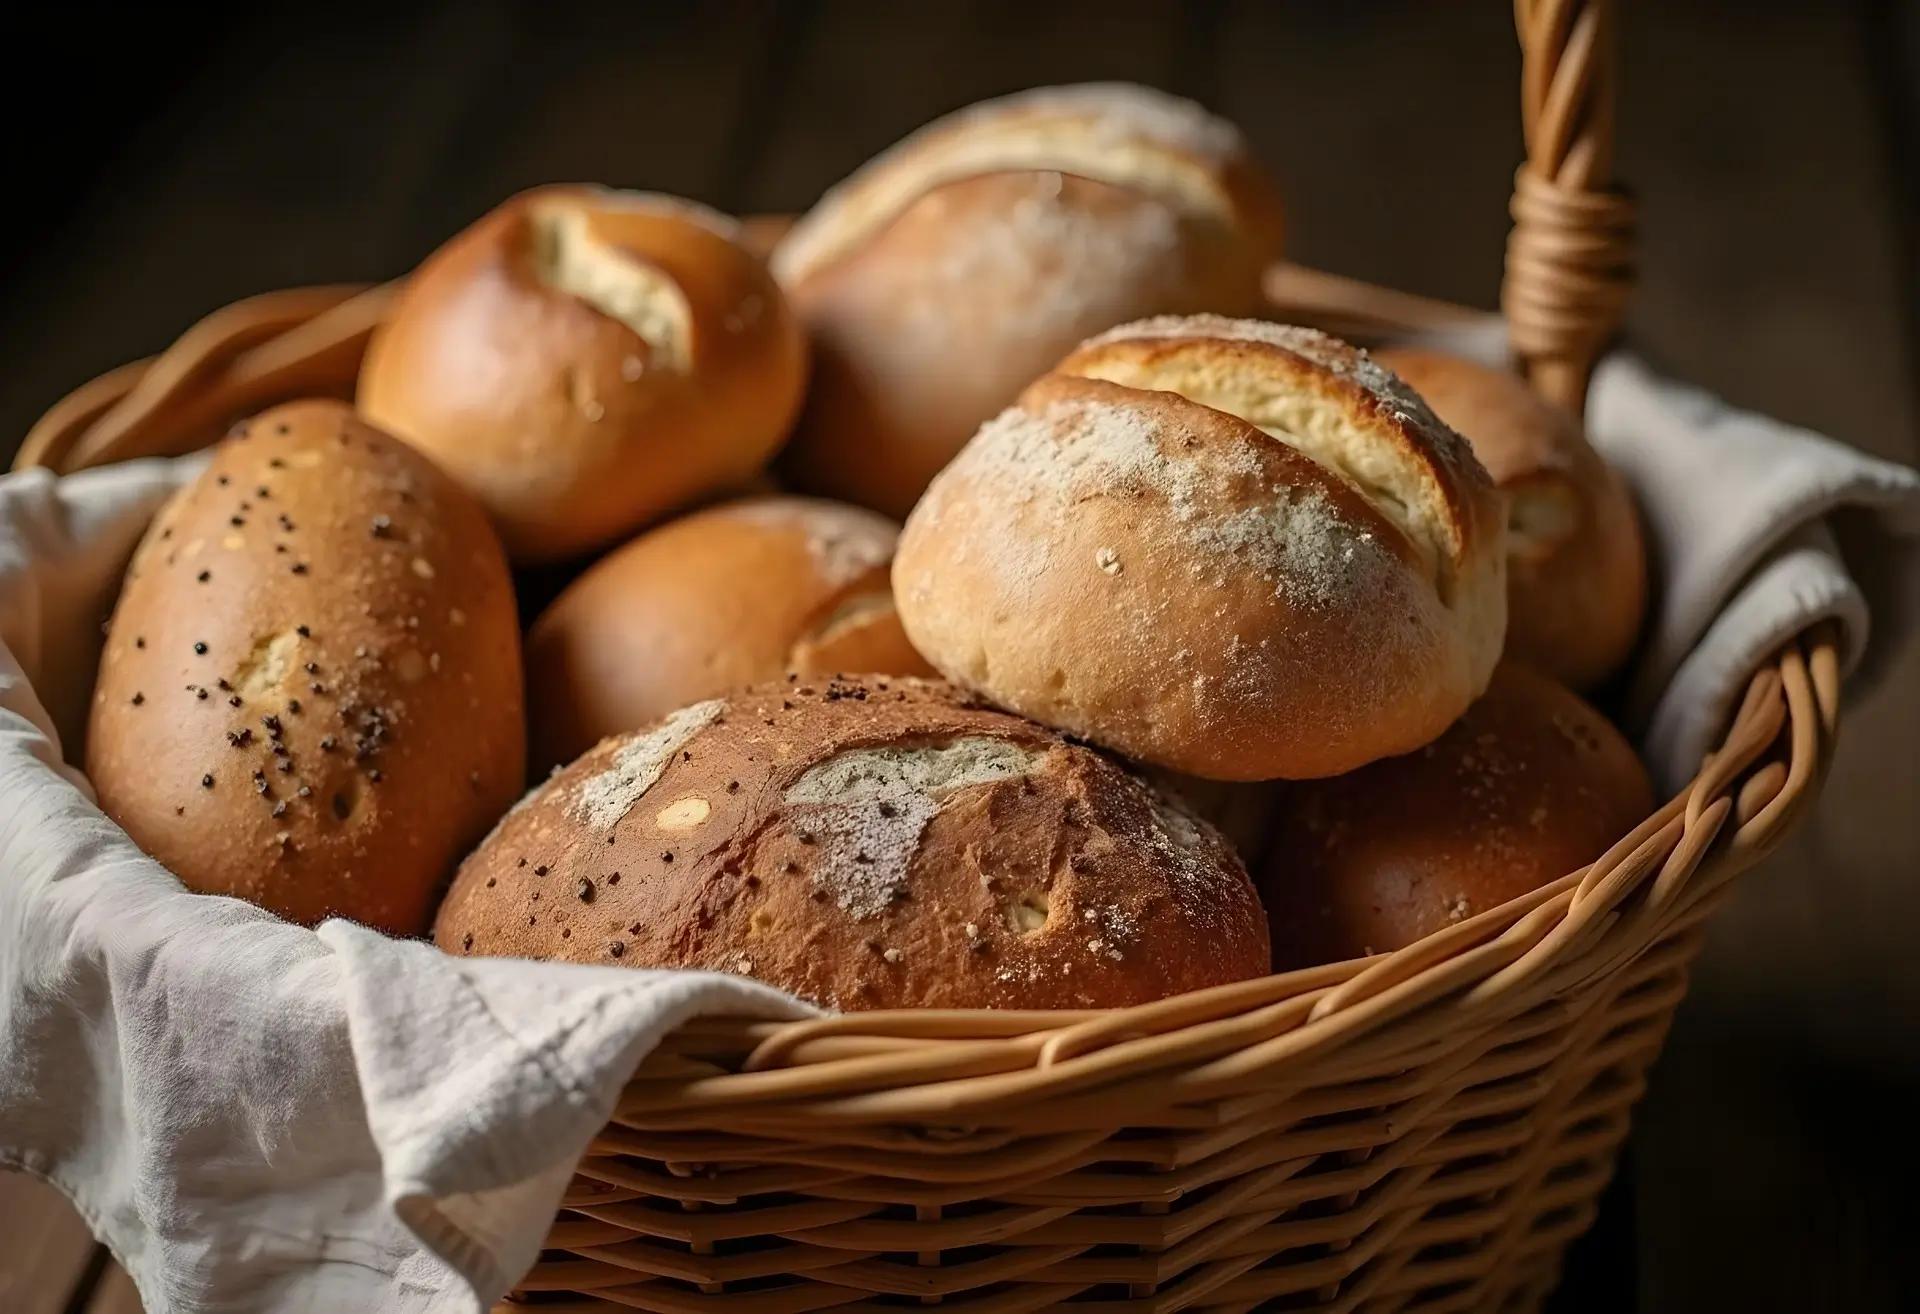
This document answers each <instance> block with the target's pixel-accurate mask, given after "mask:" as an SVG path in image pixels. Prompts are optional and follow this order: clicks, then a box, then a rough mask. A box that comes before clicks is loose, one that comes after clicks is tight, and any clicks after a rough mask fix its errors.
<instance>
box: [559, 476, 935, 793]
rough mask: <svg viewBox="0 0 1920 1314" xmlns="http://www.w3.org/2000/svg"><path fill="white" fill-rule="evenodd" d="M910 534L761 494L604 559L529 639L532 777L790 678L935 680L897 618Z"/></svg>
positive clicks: (868, 517)
mask: <svg viewBox="0 0 1920 1314" xmlns="http://www.w3.org/2000/svg"><path fill="white" fill-rule="evenodd" d="M898 537H899V529H898V527H897V526H895V525H894V524H893V522H891V521H889V520H887V519H886V518H885V517H884V516H879V515H875V514H874V513H873V512H871V511H867V510H864V509H862V508H860V507H852V506H847V505H844V504H843V503H839V502H822V501H816V500H814V499H812V498H804V497H758V498H751V499H747V500H744V501H739V502H730V503H726V504H724V505H721V506H717V507H713V508H711V509H709V510H706V511H700V512H696V513H695V514H693V515H690V516H685V517H683V518H681V519H679V520H673V521H669V522H668V523H667V524H665V525H662V526H660V527H659V528H658V529H653V530H649V531H648V532H647V533H645V534H642V535H641V536H640V537H639V538H637V539H635V540H634V541H633V542H631V543H629V544H627V545H626V546H625V547H623V548H620V549H619V550H618V551H616V552H614V553H612V554H611V555H609V556H607V557H605V558H604V559H602V560H601V561H600V562H599V563H598V564H597V565H595V566H594V567H593V568H592V569H591V570H589V571H587V573H586V574H584V575H582V576H581V577H580V578H579V579H578V580H576V581H574V583H573V584H572V585H571V586H570V587H569V588H568V589H567V591H566V592H564V593H562V594H561V595H560V597H559V598H557V599H556V600H555V601H554V603H553V605H552V606H551V607H549V608H548V609H547V611H546V613H545V614H544V615H542V616H541V617H540V619H539V621H538V622H537V623H536V624H535V625H534V627H533V629H532V631H531V632H530V633H529V635H528V638H527V689H528V696H527V702H528V707H529V709H530V711H531V726H532V734H533V746H534V753H533V763H534V769H535V770H536V771H544V770H545V769H546V768H547V767H549V766H555V765H558V764H560V763H562V762H570V761H572V760H573V759H574V758H576V757H578V756H579V755H580V754H581V753H584V752H585V751H586V750H587V749H589V748H591V747H593V746H594V745H595V744H597V743H598V742H600V740H602V739H604V738H606V737H607V736H608V735H611V734H617V733H620V732H622V731H626V730H636V729H639V728H640V727H641V726H644V725H650V724H652V723H653V722H655V721H658V720H659V719H660V718H661V717H663V716H666V715H667V714H668V713H669V712H672V711H674V710H675V709H677V708H681V707H685V706H686V705H687V704H689V703H696V702H700V701H701V700H703V699H707V698H714V697H717V696H719V695H720V694H724V693H730V692H732V691H733V690H735V689H740V688H744V687H745V686H747V685H751V684H760V683H763V682H765V681H768V680H776V679H779V678H780V677H781V676H782V675H785V674H786V673H787V672H789V671H792V672H796V673H797V674H799V675H802V676H805V677H808V678H813V677H817V676H826V675H832V674H835V673H837V672H862V671H864V672H873V673H877V674H882V675H931V674H933V668H932V667H930V666H928V665H927V663H926V661H925V660H924V659H923V658H922V657H921V656H920V654H919V653H917V652H915V651H914V650H913V645H912V644H910V643H908V642H907V636H906V632H905V631H904V630H902V629H901V628H900V617H899V614H898V613H897V612H896V611H895V610H894V607H893V590H892V587H891V585H890V584H889V582H888V578H887V572H888V568H889V567H890V566H891V565H892V562H893V545H894V541H895V539H897V538H898Z"/></svg>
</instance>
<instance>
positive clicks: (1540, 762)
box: [1260, 662, 1653, 971]
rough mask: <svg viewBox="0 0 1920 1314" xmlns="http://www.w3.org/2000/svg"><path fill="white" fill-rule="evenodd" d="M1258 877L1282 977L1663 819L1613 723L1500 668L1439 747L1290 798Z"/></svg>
mask: <svg viewBox="0 0 1920 1314" xmlns="http://www.w3.org/2000/svg"><path fill="white" fill-rule="evenodd" d="M1279 800H1280V802H1279V806H1278V821H1277V823H1276V827H1275V837H1274V840H1273V843H1272V845H1271V848H1270V849H1269V856H1268V859H1267V862H1266V864H1265V865H1264V868H1263V869H1262V871H1261V875H1260V892H1261V894H1262V896H1263V897H1264V899H1265V901H1266V905H1267V910H1268V913H1269V915H1270V916H1271V918H1272V919H1273V946H1274V963H1275V966H1276V967H1277V968H1278V969H1279V970H1282V971H1285V970H1287V969H1290V968H1294V967H1306V966H1310V965H1312V964H1315V963H1330V962H1338V961H1340V960H1343V959H1347V958H1360V957H1365V956H1367V955H1369V954H1374V953H1386V952H1388V951H1390V950H1393V949H1399V948H1401V947H1403V946H1405V945H1409V944H1412V943H1413V942H1414V941H1416V940H1419V939H1421V938H1423V937H1424V936H1428V935H1431V934H1433V933H1434V932H1435V931H1438V930H1442V929H1444V928H1445V927H1447V926H1448V925H1450V924H1452V923H1454V922H1457V921H1462V920H1465V919H1466V918H1468V917H1472V916H1474V915H1475V914H1477V913H1482V912H1485V911H1486V910H1487V909H1489V908H1495V907H1498V906H1499V905H1501V904H1503V903H1505V902H1507V901H1508V900H1509V899H1514V898H1518V897H1519V896H1520V895H1523V894H1525V893H1527V892H1528V891H1530V890H1534V889H1537V888H1539V887H1540V886H1542V885H1544V884H1546V883H1547V882H1549V881H1554V880H1558V879H1559V878H1560V877H1562V876H1565V875H1567V874H1568V873H1570V872H1573V871H1577V870H1578V869H1580V868H1581V867H1584V866H1586V865H1587V864H1588V863H1590V862H1592V861H1593V860H1594V859H1595V858H1598V857H1599V856H1600V855H1601V854H1603V853H1605V852H1606V851H1607V850H1608V849H1609V848H1611V847H1612V846H1613V844H1614V842H1615V841H1617V840H1619V839H1620V838H1621V837H1622V836H1624V835H1625V834H1626V833H1627V832H1628V831H1630V830H1632V829H1633V828H1634V827H1635V826H1637V825H1639V824H1640V823H1641V822H1642V821H1644V820H1645V819H1646V818H1647V815H1648V814H1649V813H1650V812H1651V811H1652V810H1653V789H1652V786H1651V785H1650V784H1649V783H1648V781H1647V774H1646V771H1645V770H1644V769H1643V768H1642V767H1641V765H1640V761H1639V759H1638V758H1636V757H1635V756H1634V754H1633V750H1632V749H1631V748H1630V747H1628V746H1627V742H1626V741H1625V740H1624V739H1622V738H1621V737H1620V733H1619V732H1618V731H1617V730H1615V729H1614V728H1613V727H1612V726H1611V725H1609V724H1608V723H1607V720H1606V718H1605V717H1603V716H1601V715H1600V713H1598V712H1596V711H1595V710H1594V709H1593V708H1591V707H1589V706H1588V705H1587V704H1586V703H1585V702H1583V701H1581V699H1580V698H1579V696H1578V695H1576V694H1573V693H1570V692H1568V691H1567V690H1566V689H1564V688H1562V687H1561V686H1559V685H1558V684H1555V683H1554V682H1553V681H1552V680H1550V679H1548V678H1547V677H1546V676H1544V675H1538V674H1536V673H1534V672H1533V671H1531V670H1528V669H1527V668H1526V667H1524V666H1520V665H1518V664H1516V663H1513V662H1503V663H1502V664H1501V666H1500V668H1499V670H1498V671H1496V672H1495V673H1494V677H1493V683H1492V684H1491V685H1490V686H1489V687H1488V689H1487V692H1486V695H1485V696H1484V697H1483V698H1481V699H1480V700H1479V701H1478V702H1476V703H1475V704H1474V705H1473V706H1472V707H1470V708H1468V709H1467V714H1466V715H1465V716H1463V717H1462V718H1461V719H1460V720H1459V721H1458V722H1457V723H1455V724H1454V726H1453V727H1452V728H1451V729H1450V730H1448V731H1447V733H1446V734H1444V735H1442V736H1441V737H1440V738H1439V739H1437V740H1435V741H1434V742H1433V743H1431V744H1429V745H1427V746H1426V747H1425V748H1423V749H1421V750H1420V751H1419V752H1417V753H1410V754H1408V755H1407V756H1405V757H1396V758H1392V759H1390V760H1388V761H1385V762H1376V763H1374V764H1373V765H1372V766H1370V767H1367V768H1366V769H1365V770H1363V771H1356V772H1354V773H1353V774H1352V775H1347V776H1341V777H1340V778H1339V779H1337V780H1318V781H1313V782H1311V783H1307V784H1300V785H1295V786H1292V787H1291V788H1289V789H1287V790H1285V791H1284V792H1282V793H1281V794H1280V795H1279Z"/></svg>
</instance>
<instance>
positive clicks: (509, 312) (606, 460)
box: [359, 186, 806, 561]
mask: <svg viewBox="0 0 1920 1314" xmlns="http://www.w3.org/2000/svg"><path fill="white" fill-rule="evenodd" d="M805 381H806V344H805V340H804V335H803V334H802V331H801V329H800V327H799V324H798V322H797V321H796V320H795V319H794V318H793V316H792V314H791V312H790V311H789V310H788V307H787V302H786V298H785V297H784V296H783V294H782V293H781V291H780V289H779V287H778V285H777V284H776V283H775V282H774V281H773V278H772V275H771V274H769V273H768V271H767V268H766V265H765V262H764V261H762V260H761V259H760V258H759V257H757V256H755V255H753V254H751V253H750V252H749V251H747V250H746V248H745V247H743V246H742V245H741V242H740V232H739V228H738V225H737V224H735V223H734V221H733V220H731V219H728V218H726V217H724V216H722V215H719V214H716V213H715V212H713V211H711V210H708V209H706V208H705V207H703V206H698V205H695V204H693V203H691V202H688V201H682V200H677V199H675V198H672V197H666V196H655V195H649V194H643V193H637V192H618V191H610V190H606V189H602V188H594V187H575V186H565V187H543V188H539V189H537V190H535V191H530V192H526V193H523V194H521V195H519V196H516V197H514V198H513V199H512V200H510V201H508V202H507V203H506V204H504V205H502V206H501V207H500V208H499V209H497V210H494V211H493V212H492V213H490V214H488V215H486V216H485V217H484V218H482V219H481V220H480V221H479V222H478V223H476V224H474V225H473V226H472V227H471V228H468V229H467V230H466V231H465V232H463V233H461V234H460V235H459V236H457V237H455V238H454V239H453V240H452V241H450V242H448V243H447V244H446V245H445V246H443V247H441V248H440V249H439V250H438V251H436V252H434V253H433V255H431V256H429V257H428V258H427V260H426V262H425V263H424V264H422V265H421V266H420V268H419V269H418V270H417V271H415V273H414V275H413V276H412V278H410V279H409V280H408V281H407V285H406V287H405V289H404V290H403V291H402V292H401V294H400V298H399V301H398V303H397V304H396V305H395V307H394V309H393V312H392V314H391V315H390V316H389V318H388V320H387V322H386V323H385V324H384V325H383V326H382V327H381V328H380V330H379V331H378V332H377V333H376V334H375V335H374V338H373V341H372V343H371V344H370V345H369V346H368V349H367V358H366V363H365V364H364V366H363V367H362V369H361V375H360V396H359V401H360V408H361V410H362V411H364V412H365V413H366V415H367V416H368V418H369V419H371V420H372V421H373V422H374V423H375V424H378V425H381V426H382V427H384V428H386V429H388V430H390V431H391V432H393V433H395V434H397V435H398V436H400V437H402V438H405V439H406V440H407V441H409V442H411V443H413V444H414V445H415V446H416V447H419V448H420V449H421V450H422V451H424V452H426V453H427V454H428V455H429V456H431V457H433V459H434V460H435V461H437V462H439V463H440V465H441V466H442V467H444V468H445V469H446V470H448V471H449V472H450V473H451V474H453V476H454V477H455V478H456V479H458V480H460V481H461V482H462V483H464V484H465V485H466V486H467V487H468V488H469V489H471V490H472V491H473V492H474V493H475V494H476V495H478V496H479V498H480V500H481V501H482V502H483V503H485V505H486V507H487V510H488V512H489V513H490V514H491V515H492V517H493V520H494V524H495V525H496V526H497V527H498V529H499V531H500V534H501V537H502V538H503V539H504V540H505V541H506V544H507V549H508V551H509V552H510V553H511V554H512V556H513V557H514V559H515V560H516V561H538V560H552V559H555V558H560V557H566V556H571V555H573V554H576V553H579V552H582V551H584V550H586V549H588V548H592V547H595V546H598V545H599V544H602V543H606V542H608V541H611V540H613V539H616V538H618V537H620V536H622V535H624V534H628V533H631V532H632V531H633V530H635V529H638V528H639V527H640V526H642V525H644V524H647V523H648V522H650V521H652V520H656V519H658V518H659V517H661V516H663V515H665V514H667V513H668V512H670V511H673V510H676V509H678V508H680V507H683V506H686V505H688V504H690V503H692V502H695V501H697V500H699V499H700V498H702V497H703V496H707V495H710V494H712V493H715V492H718V491H720V490H723V489H726V488H730V487H735V486H737V485H739V484H741V483H743V482H744V481H745V480H747V479H748V478H750V477H751V476H752V475H753V474H754V472H755V471H756V470H758V469H759V468H760V467H761V466H762V465H764V464H765V463H766V461H767V459H768V458H769V457H771V456H772V455H773V453H774V450H775V449H776V448H778V447H779V445H780V443H781V441H782V440H783V439H784V438H785V437H786V433H787V430H788V428H789V427H790V426H791V424H792V421H793V416H794V412H795V411H796V410H797V409H798V407H799V404H800V396H801V393H802V391H803V389H804V387H805Z"/></svg>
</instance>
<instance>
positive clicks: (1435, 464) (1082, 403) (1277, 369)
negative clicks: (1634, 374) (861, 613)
mask: <svg viewBox="0 0 1920 1314" xmlns="http://www.w3.org/2000/svg"><path fill="white" fill-rule="evenodd" d="M1503 532H1504V525H1503V519H1502V515H1501V504H1500V497H1499V494H1498V492H1497V491H1496V490H1495V489H1494V488H1493V487H1492V484H1491V483H1490V481H1489V480H1488V478H1487V476H1486V473H1485V472H1484V471H1483V470H1482V469H1481V468H1480V467H1479V465H1478V464H1477V463H1476V462H1475V461H1474V459H1473V456H1472V453H1471V452H1470V451H1469V450H1468V448H1467V447H1466V445H1465V443H1464V442H1462V441H1461V439H1460V438H1459V436H1458V435H1456V434H1454V433H1453V432H1452V431H1451V430H1449V429H1448V428H1447V427H1446V426H1445V425H1444V424H1442V423H1441V422H1440V421H1439V420H1438V419H1436V418H1435V417H1434V416H1433V414H1432V413H1431V411H1429V410H1428V409H1427V407H1426V406H1425V405H1424V404H1423V403H1421V402H1420V400H1419V399H1418V398H1417V397H1415V396H1414V395H1412V393H1410V392H1409V391H1408V390H1407V389H1406V388H1405V387H1404V386H1402V385H1400V384H1399V383H1398V382H1397V381H1395V380H1394V379H1393V378H1392V376H1391V375H1389V374H1387V373H1386V371H1384V370H1382V369H1380V368H1379V367H1378V366H1376V365H1374V364H1373V363H1372V362H1371V361H1370V360H1368V358H1367V357H1366V356H1365V354H1364V353H1362V352H1359V351H1357V350H1356V349H1354V348H1352V347H1348V346H1347V345H1346V344H1344V343H1340V342H1337V341H1336V340H1334V339H1331V338H1328V337H1326V336H1325V335H1323V334H1318V333H1314V332H1312V331H1310V330H1302V329H1290V328H1286V327H1284V326H1278V325H1265V324H1260V323H1257V322H1255V321H1236V320H1223V319H1220V318H1218V317H1216V316H1195V317H1191V318H1186V319H1161V320H1149V321H1145V322H1143V323H1141V324H1137V325H1129V326H1126V327H1124V328H1122V329H1116V330H1114V331H1112V332H1110V333H1106V334H1103V335H1101V336H1099V337H1097V338H1095V339H1093V340H1092V341H1091V342H1089V343H1087V344H1085V345H1083V346H1082V347H1081V348H1079V349H1078V350H1076V351H1075V352H1073V353H1072V354H1071V355H1069V356H1068V357H1067V359H1066V360H1065V361H1063V362H1062V363H1061V364H1060V365H1059V366H1058V367H1057V368H1056V369H1055V370H1054V371H1053V372H1051V373H1049V374H1047V375H1045V376H1043V377H1042V378H1040V379H1039V380H1037V381H1036V382H1035V383H1033V384H1032V385H1031V386H1030V387H1028V388H1027V390H1026V391H1025V392H1024V393H1023V394H1022V395H1021V397H1020V399H1019V400H1018V401H1017V402H1016V403H1015V404H1014V405H1013V406H1011V407H1009V408H1008V409H1007V410H1006V411H1005V412H1003V413H1002V414H1001V415H1000V416H998V417H997V418H995V419H993V420H991V421H989V422H988V423H987V424H986V425H984V426H983V427H982V428H981V429H980V431H979V432H978V433H977V434H976V435H975V436H974V438H973V440H972V441H971V442H970V443H969V444H968V445H967V447H966V448H965V449H964V450H963V451H962V452H961V453H960V454H959V456H957V457H956V458H955V459H954V460H953V461H952V462H951V463H950V464H949V465H948V466H947V467H946V469H945V470H944V471H942V473H941V474H940V475H939V476H938V477H937V478H936V479H935V480H934V482H933V484H932V486H931V487H930V488H929V489H928V490H927V493H926V496H925V497H924V498H923V499H922V500H921V502H920V504H919V505H918V506H917V507H916V508H915V509H914V512H913V514H912V516H911V517H910V518H909V519H908V522H907V525H906V528H905V530H904V531H903V534H902V537H901V544H900V550H899V553H898V555H897V556H896V558H895V565H894V587H895V596H896V598H897V600H898V602H899V606H900V611H901V617H902V620H903V622H904V623H905V625H906V627H907V632H908V635H909V637H910V638H911V639H912V640H913V642H914V645H915V647H916V648H918V649H919V651H920V652H921V653H923V654H924V655H925V656H926V657H927V659H928V660H929V661H931V662H932V663H933V664H934V665H935V666H936V667H937V668H939V669H940V670H941V671H942V672H943V673H944V674H946V675H947V676H948V677H949V678H951V679H954V680H956V681H958V682H960V683H962V684H964V685H966V686H968V687H970V688H974V689H976V690H979V691H981V692H983V693H984V694H986V695H987V696H988V697H990V698H992V699H993V700H994V701H995V702H996V703H998V704H999V705H1001V706H1004V707H1009V708H1012V709H1014V710H1017V711H1019V712H1020V713H1022V714H1023V715H1027V716H1031V717H1034V718H1035V719H1036V720H1040V721H1044V722H1046V723H1047V724H1049V725H1056V726H1059V727H1061V728H1063V729H1067V730H1070V731H1072V732H1073V733H1076V734H1081V735H1085V736H1087V737H1088V738H1090V739H1093V740H1095V741H1096V742H1099V743H1102V744H1105V745H1107V746H1109V747H1113V748H1116V749H1118V750H1120V751H1122V752H1125V753H1126V754H1128V755H1129V756H1131V757H1134V758H1136V759H1139V760H1144V761H1149V762H1153V763H1156V764H1158V765H1162V766H1167V767H1171V768H1173V769H1175V770H1180V771H1185V772H1187V773H1189V774H1193V775H1200V776H1205V777H1208V778H1213V779H1230V780H1245V779H1270V778H1275V777H1290V778H1297V777H1303V776H1318V775H1329V774H1338V773H1339V772H1341V771H1345V770H1350V769H1352V768H1353V767H1355V766H1358V765H1361V764H1362V763H1364V762H1367V761H1370V760H1372V759H1373V758H1375V757H1379V756H1384V755H1388V754H1391V753H1399V752H1406V751H1407V750H1409V749H1412V748H1417V747H1419V746H1420V745H1421V744H1423V743H1425V742H1427V741H1428V740H1429V739H1431V738H1432V737H1433V736H1434V735H1437V734H1438V733H1440V731H1441V730H1443V729H1444V728H1445V726H1446V725H1447V723H1448V722H1450V721H1451V720H1452V719H1453V718H1454V717H1455V716H1457V715H1459V713H1460V712H1461V711H1463V710H1464V709H1465V707H1466V705H1467V703H1468V702H1469V701H1471V699H1472V698H1473V697H1474V696H1475V695H1477V694H1478V693H1479V691H1480V690H1481V689H1482V688H1484V687H1485V681H1486V679H1487V677H1488V675H1489V674H1490V672H1491V670H1492V668H1493V664H1494V662H1495V661H1496V660H1497V658H1498V655H1499V651H1500V643H1501V636H1502V632H1503V626H1504V615H1505V593H1506V590H1505V558H1504V554H1503V553H1502V550H1501V542H1502V535H1503Z"/></svg>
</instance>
